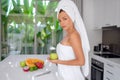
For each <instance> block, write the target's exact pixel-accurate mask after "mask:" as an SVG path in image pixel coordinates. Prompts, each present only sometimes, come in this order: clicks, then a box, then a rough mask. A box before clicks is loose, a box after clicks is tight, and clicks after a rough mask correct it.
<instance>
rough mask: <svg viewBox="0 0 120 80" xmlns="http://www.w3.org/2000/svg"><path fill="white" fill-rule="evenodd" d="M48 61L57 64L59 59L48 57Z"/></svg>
mask: <svg viewBox="0 0 120 80" xmlns="http://www.w3.org/2000/svg"><path fill="white" fill-rule="evenodd" d="M47 60H48V61H50V62H52V63H55V64H57V63H58V61H59V60H51V59H50V57H48V58H47Z"/></svg>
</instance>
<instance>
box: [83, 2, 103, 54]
mask: <svg viewBox="0 0 120 80" xmlns="http://www.w3.org/2000/svg"><path fill="white" fill-rule="evenodd" d="M93 4H94V0H83V20H84V23H85V26H86V29H87V33H88V38H89V41H90V47H91V53H93V47H94V45H97V44H98V43H101V42H102V30H101V29H98V30H97V29H94V28H93V26H94V7H93Z"/></svg>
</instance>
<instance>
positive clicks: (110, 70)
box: [104, 62, 120, 80]
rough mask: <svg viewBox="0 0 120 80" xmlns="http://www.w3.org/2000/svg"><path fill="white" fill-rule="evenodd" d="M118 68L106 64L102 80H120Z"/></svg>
mask: <svg viewBox="0 0 120 80" xmlns="http://www.w3.org/2000/svg"><path fill="white" fill-rule="evenodd" d="M119 74H120V66H118V65H115V64H114V63H112V62H106V64H105V67H104V80H120V76H119Z"/></svg>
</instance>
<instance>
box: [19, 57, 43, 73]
mask: <svg viewBox="0 0 120 80" xmlns="http://www.w3.org/2000/svg"><path fill="white" fill-rule="evenodd" d="M20 67H21V68H22V69H23V71H24V72H28V71H36V70H38V69H42V68H43V67H44V61H43V60H41V59H38V58H27V59H26V60H23V61H20Z"/></svg>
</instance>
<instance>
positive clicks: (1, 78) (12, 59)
mask: <svg viewBox="0 0 120 80" xmlns="http://www.w3.org/2000/svg"><path fill="white" fill-rule="evenodd" d="M47 57H48V55H10V56H8V57H7V58H6V59H4V60H3V61H1V62H0V80H63V79H62V77H61V76H60V75H59V73H58V70H57V66H56V65H55V64H52V63H50V62H48V60H47ZM27 58H39V59H42V60H44V68H43V69H38V70H36V71H33V72H30V71H29V72H24V71H23V70H22V68H21V67H20V61H23V60H25V59H27ZM46 71H51V73H49V74H46V75H42V76H38V77H35V75H38V74H41V73H44V72H46Z"/></svg>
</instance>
